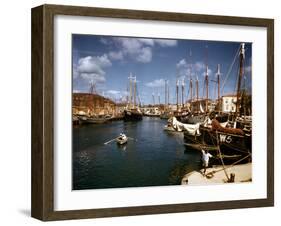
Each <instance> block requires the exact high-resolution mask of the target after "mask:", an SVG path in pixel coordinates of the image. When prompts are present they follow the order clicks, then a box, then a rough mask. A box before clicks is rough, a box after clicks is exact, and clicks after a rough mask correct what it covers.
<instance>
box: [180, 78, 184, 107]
mask: <svg viewBox="0 0 281 226" xmlns="http://www.w3.org/2000/svg"><path fill="white" fill-rule="evenodd" d="M181 85H182V86H181V101H182V107H184V79H183V80H182V84H181Z"/></svg>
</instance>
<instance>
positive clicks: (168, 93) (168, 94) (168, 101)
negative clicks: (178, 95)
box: [167, 84, 170, 107]
mask: <svg viewBox="0 0 281 226" xmlns="http://www.w3.org/2000/svg"><path fill="white" fill-rule="evenodd" d="M167 98H168V100H167V103H168V107H169V105H170V90H169V86H168V84H167Z"/></svg>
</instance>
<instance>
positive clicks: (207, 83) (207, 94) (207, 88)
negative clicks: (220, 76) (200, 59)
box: [205, 65, 209, 112]
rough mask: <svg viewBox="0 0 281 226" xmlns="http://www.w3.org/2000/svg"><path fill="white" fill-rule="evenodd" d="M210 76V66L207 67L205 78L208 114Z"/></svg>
mask: <svg viewBox="0 0 281 226" xmlns="http://www.w3.org/2000/svg"><path fill="white" fill-rule="evenodd" d="M208 77H209V74H208V65H206V76H205V84H206V112H208V99H209V78H208Z"/></svg>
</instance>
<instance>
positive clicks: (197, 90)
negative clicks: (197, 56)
mask: <svg viewBox="0 0 281 226" xmlns="http://www.w3.org/2000/svg"><path fill="white" fill-rule="evenodd" d="M198 83H199V82H198V76H197V77H196V101H197V111H199V84H198Z"/></svg>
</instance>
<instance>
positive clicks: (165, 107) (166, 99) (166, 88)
mask: <svg viewBox="0 0 281 226" xmlns="http://www.w3.org/2000/svg"><path fill="white" fill-rule="evenodd" d="M166 107H167V80H165V108H166Z"/></svg>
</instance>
